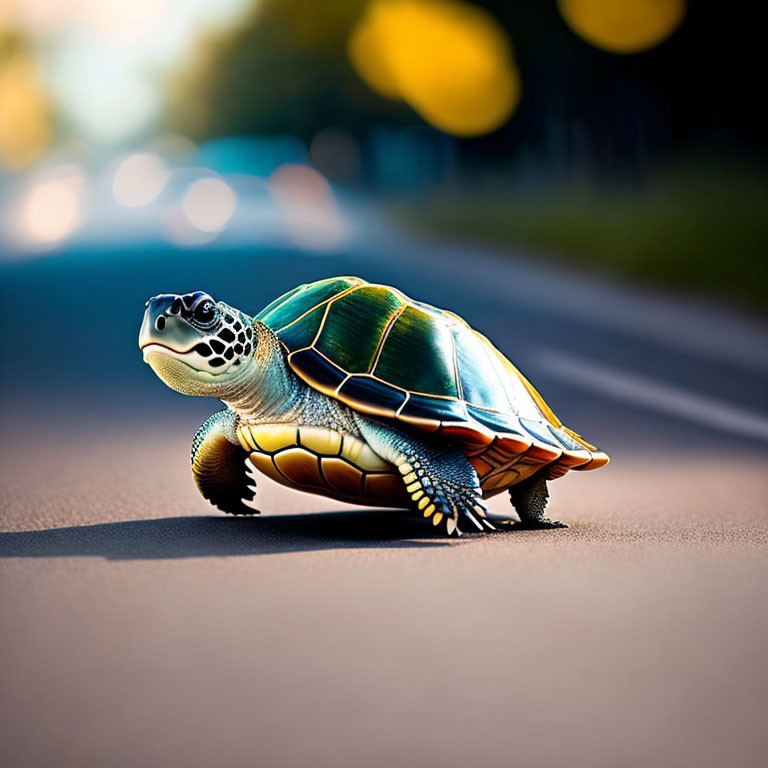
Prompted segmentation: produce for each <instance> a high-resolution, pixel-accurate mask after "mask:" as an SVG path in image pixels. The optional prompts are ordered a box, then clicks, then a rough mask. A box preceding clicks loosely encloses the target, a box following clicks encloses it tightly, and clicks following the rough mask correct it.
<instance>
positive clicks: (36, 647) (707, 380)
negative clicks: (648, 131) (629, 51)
mask: <svg viewBox="0 0 768 768" xmlns="http://www.w3.org/2000/svg"><path fill="white" fill-rule="evenodd" d="M0 273H1V274H2V276H3V285H4V292H3V293H4V296H3V322H4V334H3V340H4V351H3V356H2V374H3V376H2V383H3V390H2V394H3V421H2V423H3V428H2V437H3V439H2V446H1V447H2V467H1V469H0V477H1V479H2V491H3V493H2V500H1V504H2V518H1V523H2V529H1V530H2V533H0V574H1V576H0V579H1V581H0V622H1V625H2V631H1V632H0V676H1V677H0V696H2V701H1V704H0V706H1V707H2V709H1V711H0V763H2V765H4V766H9V768H10V767H11V766H13V767H14V768H15V767H16V766H50V765H56V766H58V768H65V766H79V767H81V768H82V767H83V766H110V768H122V767H123V766H156V765H162V766H177V765H178V766H184V767H185V768H196V767H197V766H200V767H201V768H202V767H203V766H206V767H207V766H213V765H215V766H224V767H229V766H259V767H260V768H273V767H274V768H296V766H312V768H326V767H327V768H347V767H349V768H352V767H353V766H354V767H357V766H366V767H367V768H379V767H381V768H389V767H390V766H433V765H434V766H441V768H454V766H455V767H456V768H458V767H459V766H461V767H462V768H463V767H464V766H477V767H480V768H484V767H485V766H488V767H490V766H510V765H519V766H540V767H542V768H546V767H548V766H566V765H567V766H569V767H571V768H578V767H580V766H588V767H589V768H600V767H602V766H606V767H608V766H610V767H611V768H613V767H614V766H619V765H620V766H622V767H623V768H632V767H633V766H665V768H669V767H675V766H681V767H682V766H686V767H687V766H692V765H695V766H723V765H728V766H744V767H746V766H762V765H764V764H765V755H766V754H767V753H768V664H767V663H766V637H767V636H768V602H767V601H766V590H767V589H768V558H767V557H766V555H768V509H767V503H768V472H767V471H766V470H768V464H767V462H766V459H768V386H767V384H768V354H767V353H768V341H767V340H768V331H767V330H766V328H765V326H762V325H761V324H760V323H759V322H757V321H753V320H748V319H745V318H741V317H738V316H737V315H735V314H734V313H732V312H730V311H727V310H725V309H722V308H717V307H711V306H706V305H703V304H701V303H693V302H682V301H679V300H676V299H674V298H672V297H664V296H657V295H654V296H650V295H645V294H643V293H642V292H640V291H637V290H634V289H632V290H630V289H628V288H625V287H619V286H612V285H608V284H603V283H600V282H599V281H594V280H586V279H583V278H581V277H577V276H575V275H571V274H568V273H566V272H563V271H561V270H557V271H555V270H552V269H550V268H545V267H535V266H531V265H530V263H527V262H520V261H518V260H516V259H514V258H505V259H498V258H495V257H493V256H491V255H483V254H478V253H474V252H472V251H469V250H465V249H461V248H458V247H451V248H442V247H438V246H433V245H429V244H426V243H421V244H420V243H414V242H410V241H407V240H405V239H399V238H397V237H395V236H389V237H387V236H384V235H381V236H378V235H377V236H375V237H374V236H371V237H369V238H367V242H366V243H365V246H364V247H363V246H360V247H358V248H352V247H350V249H349V251H348V252H346V253H343V254H339V255H334V256H320V255H313V256H310V255H307V254H304V253H301V252H298V251H294V250H291V249H289V248H284V249H282V250H273V251H264V250H262V251H259V250H258V249H253V250H249V251H237V250H220V251H218V252H215V253H213V254H212V253H211V252H198V251H190V252H188V253H183V252H181V251H174V250H172V249H163V250H157V251H155V250H153V249H152V248H147V249H144V250H126V251H124V252H117V251H115V252H111V253H109V254H106V255H105V254H100V253H98V252H95V251H93V250H88V249H81V250H78V251H69V252H61V253H58V254H55V255H50V256H48V257H45V258H41V259H35V260H28V261H21V262H15V263H6V264H4V265H3V266H2V267H1V268H0ZM334 274H359V275H361V276H363V277H365V278H367V279H369V280H376V281H385V282H388V283H393V284H395V285H397V286H398V287H400V288H402V289H403V290H404V291H406V292H407V293H409V294H410V295H412V296H413V297H415V298H419V299H422V300H426V301H429V302H431V303H434V304H437V305H439V306H445V307H447V308H450V309H453V310H455V311H457V312H459V313H461V314H462V315H464V316H465V317H466V318H467V319H468V320H469V321H470V323H471V324H472V325H474V326H475V327H476V328H478V329H479V330H481V331H482V332H484V333H486V334H487V335H489V336H490V337H491V338H492V339H493V340H494V342H495V343H496V344H497V346H499V347H500V348H501V349H502V351H504V352H505V353H506V354H507V355H508V356H509V357H511V359H512V360H514V361H515V362H516V363H517V364H518V365H519V366H520V367H521V368H522V369H523V371H525V372H526V373H527V374H528V375H529V376H530V378H532V379H533V381H534V383H535V384H536V385H537V386H538V387H539V389H540V390H541V391H542V393H543V394H544V396H545V397H546V399H547V400H548V401H549V402H550V403H551V404H552V406H553V408H554V409H555V411H556V413H558V415H559V416H560V417H561V419H563V421H564V422H565V423H566V424H568V425H569V426H571V427H572V428H574V429H575V430H576V431H578V432H580V433H581V434H583V435H584V436H585V437H586V438H587V439H588V440H590V441H592V442H595V443H597V444H598V445H599V446H601V447H602V448H604V449H605V450H606V451H607V452H608V453H610V454H611V456H612V458H613V462H612V464H611V465H610V466H609V467H608V468H606V469H604V470H601V471H599V472H590V473H584V474H579V473H571V474H569V475H568V476H567V477H566V478H564V479H562V480H559V481H556V482H555V483H553V484H552V485H551V486H550V487H551V491H552V500H551V505H550V514H551V516H552V517H556V518H562V519H565V520H567V521H568V522H570V524H571V528H569V529H568V530H556V531H541V532H514V531H512V532H507V533H498V534H493V535H487V536H467V537H465V538H463V539H461V540H458V541H455V540H448V539H446V538H445V537H443V536H442V535H440V534H439V533H436V532H435V531H434V529H432V527H431V526H430V525H429V524H427V523H424V522H422V521H421V520H418V519H416V518H413V517H410V516H408V515H407V514H405V513H400V512H393V511H386V510H364V509H354V508H350V507H345V506H344V505H342V504H337V503H335V502H331V501H328V500H325V499H323V498H321V497H312V496H306V495H302V494H299V493H296V492H292V491H289V490H287V489H284V488H280V487H278V486H275V485H274V484H272V483H271V482H270V481H267V480H262V481H261V482H260V485H259V490H258V493H257V498H256V501H257V503H258V506H259V507H260V509H261V510H262V511H263V515H262V516H261V517H259V518H255V519H239V518H229V517H226V516H224V515H220V514H218V513H217V512H216V511H215V510H214V509H213V508H212V507H210V506H208V505H207V504H206V503H205V502H204V501H203V500H202V499H201V498H200V497H199V496H198V494H197V492H196V490H195V488H194V486H193V483H192V479H191V476H190V471H189V467H188V451H189V444H190V440H191V437H192V435H193V434H194V431H195V429H196V428H197V426H198V425H199V424H200V423H201V422H202V421H203V420H204V418H206V417H207V415H209V414H210V413H212V412H213V411H214V410H215V409H216V408H217V404H216V403H215V402H213V401H207V400H202V399H193V398H184V397H182V396H180V395H177V394H175V393H173V392H171V391H170V390H168V389H167V388H165V387H164V386H163V385H162V384H161V382H160V381H159V380H157V378H156V377H155V376H154V374H153V373H152V372H151V371H150V369H149V368H148V367H147V366H145V365H143V364H142V362H141V355H140V353H139V351H138V349H137V346H136V335H137V331H138V326H139V323H140V320H141V315H142V312H143V303H144V301H145V299H146V298H147V297H148V296H150V295H153V294H155V293H159V292H165V291H187V290H191V289H197V288H201V289H204V290H207V291H209V292H211V293H212V294H213V295H214V296H217V297H220V298H224V299H226V300H227V301H229V302H230V303H233V304H235V305H238V306H240V307H241V308H243V309H245V310H247V311H254V312H255V311H256V310H258V309H259V308H260V307H261V306H263V305H264V304H266V303H267V302H268V301H269V300H271V299H272V298H274V297H275V296H277V295H279V294H280V293H282V292H283V291H284V290H287V289H288V288H290V287H293V285H295V284H296V283H299V282H308V281H310V280H314V279H318V278H320V277H325V276H329V275H334ZM506 504H507V501H506V499H505V498H497V499H495V500H494V501H493V502H492V508H493V509H494V510H495V511H502V510H504V509H506Z"/></svg>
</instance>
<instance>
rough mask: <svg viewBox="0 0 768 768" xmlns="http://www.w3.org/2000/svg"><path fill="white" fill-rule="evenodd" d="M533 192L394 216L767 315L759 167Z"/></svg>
mask: <svg viewBox="0 0 768 768" xmlns="http://www.w3.org/2000/svg"><path fill="white" fill-rule="evenodd" d="M530 186H531V185H530V184H529V185H526V187H525V188H524V189H523V187H522V186H521V185H516V186H510V185H509V184H506V185H505V184H501V183H498V182H485V183H482V184H477V185H476V186H475V187H474V188H469V187H464V188H462V190H461V192H460V193H457V194H453V193H448V192H441V193H439V194H436V195H430V196H429V198H428V199H424V200H421V201H419V203H418V204H416V205H414V204H413V202H414V201H409V203H408V205H405V204H402V205H401V204H397V205H396V206H395V210H396V212H397V215H398V217H399V218H400V219H401V220H403V221H405V222H406V223H407V225H409V226H410V227H412V228H414V229H416V230H418V231H420V232H423V233H428V234H431V235H435V236H438V237H440V238H460V239H463V240H469V241H473V242H487V243H491V244H495V245H501V246H505V247H509V248H514V247H524V248H526V249H528V250H530V251H532V252H538V253H540V254H545V255H547V256H551V257H552V258H558V259H560V260H562V261H567V262H571V263H576V264H583V265H585V266H586V267H588V268H594V269H596V270H599V271H602V272H604V273H608V274H615V275H619V276H623V277H627V278H631V279H634V280H640V281H643V282H647V283H653V284H659V285H665V286H674V287H678V288H684V289H686V290H693V291H696V292H700V293H704V294H708V295H711V296H713V297H715V298H722V299H726V300H732V301H736V302H738V303H741V304H743V305H746V306H749V307H751V308H753V309H758V310H761V311H763V312H765V311H768V176H766V175H765V173H763V172H762V169H761V168H757V167H755V168H744V167H739V168H736V167H733V166H729V165H721V166H717V167H711V166H709V167H706V168H702V167H701V166H698V167H697V166H693V167H691V166H682V167H677V168H667V169H662V170H659V171H657V172H656V173H654V174H652V175H650V177H649V178H648V179H647V180H646V181H645V183H644V184H643V185H642V186H641V187H639V186H635V187H634V188H632V189H627V188H620V187H619V188H611V187H597V186H595V185H587V184H581V185H579V184H572V185H569V186H566V187H564V188H562V187H560V188H557V189H553V188H551V187H549V188H541V187H540V188H538V189H533V190H532V189H531V188H530Z"/></svg>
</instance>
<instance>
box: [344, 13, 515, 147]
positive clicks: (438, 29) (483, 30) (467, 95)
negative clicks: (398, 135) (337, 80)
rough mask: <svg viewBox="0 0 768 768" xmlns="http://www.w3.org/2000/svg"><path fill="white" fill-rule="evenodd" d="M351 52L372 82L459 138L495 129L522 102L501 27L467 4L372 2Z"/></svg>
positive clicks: (354, 36) (352, 40)
mask: <svg viewBox="0 0 768 768" xmlns="http://www.w3.org/2000/svg"><path fill="white" fill-rule="evenodd" d="M349 55H350V59H351V61H352V64H353V65H354V67H355V68H356V70H357V72H358V74H359V75H360V76H361V77H362V78H363V80H365V82H366V83H368V85H369V86H370V87H371V88H373V89H374V90H375V91H377V92H378V93H380V94H381V95H382V96H385V97H387V98H401V99H404V100H405V101H407V102H408V103H409V104H410V105H411V107H412V108H413V109H414V110H416V112H418V113H419V114H420V115H421V116H422V117H423V118H424V119H425V120H426V121H427V122H429V123H431V124H432V125H433V126H435V127H436V128H438V129H440V130H442V131H444V132H446V133H451V134H454V135H456V136H480V135H482V134H485V133H489V132H491V131H494V130H496V129H497V128H499V127H501V126H502V125H503V124H504V123H505V122H506V121H507V120H508V119H509V118H510V116H511V115H512V113H513V112H514V110H515V108H516V107H517V104H518V102H519V100H520V90H521V88H520V76H519V74H518V71H517V68H516V67H515V64H514V61H513V58H512V51H511V47H510V44H509V41H508V39H507V37H506V35H505V33H504V30H503V29H502V28H501V27H500V26H499V25H498V24H497V23H496V22H495V21H494V19H493V18H492V17H491V16H489V15H488V14H487V13H486V12H485V11H482V10H480V9H479V8H476V7H474V6H471V5H468V4H466V3H462V2H455V1H454V0H373V2H371V3H370V5H369V6H368V9H367V12H366V14H365V15H364V17H363V18H362V20H361V21H360V23H359V24H358V26H357V27H356V28H355V29H354V30H353V32H352V35H351V37H350V41H349Z"/></svg>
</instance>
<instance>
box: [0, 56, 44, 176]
mask: <svg viewBox="0 0 768 768" xmlns="http://www.w3.org/2000/svg"><path fill="white" fill-rule="evenodd" d="M50 140H51V119H50V113H49V106H48V99H47V97H46V95H45V91H44V89H43V85H42V82H41V80H40V76H39V74H38V71H37V67H36V65H35V62H34V60H33V59H32V58H31V57H30V56H28V55H26V54H24V53H22V52H19V53H16V54H14V55H12V56H10V57H8V58H7V59H5V60H2V59H1V58H0V163H2V164H4V165H6V166H7V167H9V168H12V169H18V168H23V167H24V166H26V165H29V164H30V163H31V162H32V161H33V160H35V158H37V157H38V156H39V155H40V154H41V153H42V152H43V150H45V149H46V147H47V146H48V144H49V142H50Z"/></svg>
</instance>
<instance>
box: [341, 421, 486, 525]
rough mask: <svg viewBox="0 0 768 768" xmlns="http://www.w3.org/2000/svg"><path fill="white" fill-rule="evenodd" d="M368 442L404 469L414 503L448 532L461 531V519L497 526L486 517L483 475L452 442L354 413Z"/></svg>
mask: <svg viewBox="0 0 768 768" xmlns="http://www.w3.org/2000/svg"><path fill="white" fill-rule="evenodd" d="M355 421H356V423H357V425H358V427H359V428H360V431H361V432H362V434H363V437H364V438H365V440H366V442H367V443H368V444H369V445H370V446H371V448H373V450H374V451H376V453H378V454H379V456H381V457H382V458H384V459H386V460H387V461H389V462H391V463H392V464H394V465H395V466H396V467H397V468H398V470H399V471H400V474H401V475H402V478H403V482H404V483H405V489H406V491H407V492H408V494H409V495H410V497H411V500H412V503H413V506H414V508H415V509H417V510H418V511H419V512H421V513H422V514H423V515H424V517H428V518H431V519H432V524H433V525H440V523H441V522H443V520H445V525H446V530H447V531H448V533H449V534H454V533H455V534H457V535H460V534H461V533H462V531H461V529H460V528H459V522H460V521H465V522H467V523H469V524H471V525H472V526H474V527H475V528H476V529H478V530H480V531H482V530H484V528H483V526H485V527H486V528H487V529H489V530H494V527H493V525H491V523H490V522H489V521H488V520H487V519H486V514H487V511H488V510H487V508H486V506H485V503H484V502H483V499H482V489H481V488H480V480H479V479H478V476H477V472H476V471H475V469H474V467H473V466H472V465H471V464H470V463H469V461H468V459H467V458H466V456H464V454H463V453H462V452H461V451H460V450H459V449H458V448H456V447H455V446H454V445H451V444H450V443H448V444H442V445H436V444H433V443H430V442H427V441H426V440H421V439H419V438H417V437H415V436H413V435H410V434H408V433H406V432H404V431H402V430H400V429H398V428H397V427H394V426H392V425H391V424H383V423H380V422H376V421H373V420H371V419H368V418H364V417H362V416H360V415H359V414H355Z"/></svg>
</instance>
